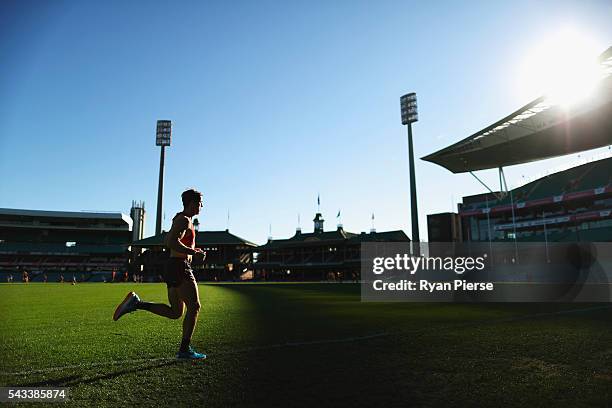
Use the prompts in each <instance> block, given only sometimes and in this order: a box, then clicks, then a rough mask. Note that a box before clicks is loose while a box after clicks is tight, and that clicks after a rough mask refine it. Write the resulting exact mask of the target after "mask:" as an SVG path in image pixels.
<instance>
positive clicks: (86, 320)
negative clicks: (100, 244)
mask: <svg viewBox="0 0 612 408" xmlns="http://www.w3.org/2000/svg"><path fill="white" fill-rule="evenodd" d="M130 290H135V291H136V292H137V293H138V294H139V295H140V296H141V297H142V298H143V299H146V300H149V301H160V302H164V301H166V290H165V286H164V285H161V284H160V285H156V284H146V285H136V284H80V285H76V286H71V285H68V284H29V285H22V284H10V285H9V284H2V285H0V316H1V317H0V323H1V329H0V356H2V359H1V361H0V386H23V387H25V386H37V387H38V386H56V387H60V386H66V387H70V388H71V400H70V401H69V402H68V403H67V405H70V406H87V405H92V406H130V405H135V406H154V405H176V406H192V405H196V404H197V405H202V406H206V407H216V406H219V407H227V406H248V405H252V406H254V405H258V406H277V405H278V406H280V405H284V406H291V407H293V406H409V405H419V406H441V405H444V406H466V405H467V406H500V405H501V406H526V405H529V406H550V405H553V404H554V405H565V406H593V405H596V406H601V405H609V404H610V403H611V402H612V325H611V320H612V308H609V307H608V305H606V304H599V305H585V304H573V305H567V304H565V305H562V304H504V305H502V304H415V303H361V302H360V301H359V287H358V286H357V285H350V284H226V285H224V284H214V285H200V293H201V298H202V311H201V315H200V320H199V323H198V326H197V328H196V332H195V334H194V339H193V344H194V346H195V347H196V349H198V350H201V351H204V352H206V353H207V354H208V355H209V358H208V359H207V360H205V361H199V362H179V361H176V360H174V359H173V358H172V357H173V356H174V354H175V352H176V349H177V348H178V342H179V339H180V330H181V320H168V319H165V318H162V317H159V316H155V315H152V314H149V313H147V312H144V311H140V312H137V313H133V314H130V315H127V316H124V317H123V318H122V319H121V320H119V321H118V322H113V321H112V318H111V316H112V312H113V311H114V308H115V306H116V304H117V303H118V302H119V301H121V300H122V299H123V297H124V296H125V293H126V292H128V291H130ZM32 405H33V406H40V403H36V404H32Z"/></svg>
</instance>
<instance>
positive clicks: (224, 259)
mask: <svg viewBox="0 0 612 408" xmlns="http://www.w3.org/2000/svg"><path fill="white" fill-rule="evenodd" d="M194 224H196V226H197V220H195V221H194ZM166 235H167V232H162V233H161V234H159V235H155V236H152V237H148V238H145V239H142V240H138V241H135V242H134V243H133V244H132V248H133V250H137V249H141V250H142V253H140V254H139V255H138V256H137V257H136V258H135V265H136V268H137V269H140V270H141V271H142V272H143V274H144V277H145V280H147V281H161V280H162V276H161V275H162V272H163V270H164V268H165V264H166V260H167V259H168V257H169V256H170V251H169V250H168V249H167V248H166V245H165V240H166ZM195 242H196V246H197V247H198V248H201V249H202V250H203V251H205V252H206V259H205V260H204V262H203V263H198V262H197V259H196V260H195V261H194V262H193V265H192V267H193V271H194V274H195V276H196V278H197V279H198V280H207V281H220V280H226V281H227V280H229V281H232V280H234V281H235V280H244V279H251V278H252V277H253V249H254V248H255V247H257V245H256V244H254V243H252V242H249V241H247V240H245V239H243V238H240V237H238V236H236V235H234V234H232V233H230V232H229V230H227V229H226V230H225V231H196V240H195Z"/></svg>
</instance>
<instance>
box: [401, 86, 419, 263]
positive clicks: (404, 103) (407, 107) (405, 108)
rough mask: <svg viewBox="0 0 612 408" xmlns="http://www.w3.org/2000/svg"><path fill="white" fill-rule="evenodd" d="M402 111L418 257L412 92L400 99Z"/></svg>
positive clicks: (414, 97) (417, 118)
mask: <svg viewBox="0 0 612 408" xmlns="http://www.w3.org/2000/svg"><path fill="white" fill-rule="evenodd" d="M400 108H401V111H402V125H407V126H408V159H409V165H410V211H411V213H412V242H414V243H416V244H417V246H416V247H415V249H416V252H417V255H418V243H419V241H420V239H419V211H418V209H417V194H416V176H415V174H414V149H413V147H412V124H413V123H414V122H416V121H417V120H419V114H418V112H417V99H416V93H414V92H411V93H409V94H406V95H404V96H402V97H400Z"/></svg>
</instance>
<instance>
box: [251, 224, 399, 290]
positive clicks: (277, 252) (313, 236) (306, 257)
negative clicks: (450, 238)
mask: <svg viewBox="0 0 612 408" xmlns="http://www.w3.org/2000/svg"><path fill="white" fill-rule="evenodd" d="M313 222H314V231H313V232H310V233H302V231H301V229H300V228H297V230H296V232H295V235H294V236H292V237H291V238H287V239H272V238H270V239H268V242H267V243H266V244H265V245H261V246H259V247H257V248H255V249H254V251H255V252H256V262H254V264H253V269H254V278H255V279H256V280H272V281H277V280H290V281H321V280H337V281H342V280H353V281H357V280H359V279H360V275H361V244H362V243H365V242H410V238H408V236H407V235H406V234H405V233H404V231H402V230H398V231H387V232H376V230H375V229H372V230H371V231H370V233H365V232H362V233H360V234H355V233H352V232H348V231H345V230H344V228H343V227H342V225H341V224H339V225H338V227H337V229H336V230H335V231H325V230H324V228H323V223H324V220H323V216H322V215H321V213H317V214H316V215H315V218H314V219H313Z"/></svg>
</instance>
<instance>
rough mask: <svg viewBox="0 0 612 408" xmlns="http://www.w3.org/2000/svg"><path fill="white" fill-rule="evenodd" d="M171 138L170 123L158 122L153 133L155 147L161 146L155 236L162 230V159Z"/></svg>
mask: <svg viewBox="0 0 612 408" xmlns="http://www.w3.org/2000/svg"><path fill="white" fill-rule="evenodd" d="M171 137H172V122H171V121H169V120H158V121H157V131H156V132H155V145H156V146H161V154H160V156H159V185H158V187H157V218H156V221H155V235H159V234H160V233H161V229H162V201H163V195H164V158H165V153H166V146H170V139H171Z"/></svg>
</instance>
